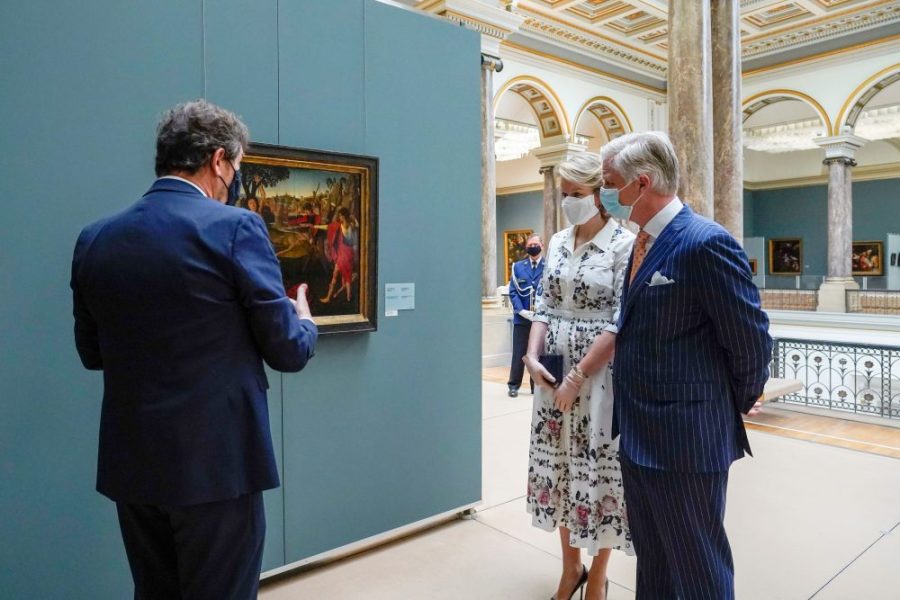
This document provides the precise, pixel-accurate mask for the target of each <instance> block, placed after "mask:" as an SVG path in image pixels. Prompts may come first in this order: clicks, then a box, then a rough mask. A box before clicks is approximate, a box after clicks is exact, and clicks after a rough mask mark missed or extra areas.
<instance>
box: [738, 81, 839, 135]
mask: <svg viewBox="0 0 900 600" xmlns="http://www.w3.org/2000/svg"><path fill="white" fill-rule="evenodd" d="M767 100H772V101H771V102H767ZM783 100H799V101H801V102H805V103H806V104H807V105H809V106H810V108H812V109H813V110H814V111H816V113H817V114H818V115H819V119H820V120H821V121H822V126H823V127H825V135H829V134H830V133H831V131H832V126H831V118H829V116H828V112H827V111H826V110H825V109H824V108H823V107H822V105H821V104H819V101H818V100H816V99H815V98H813V97H812V96H810V95H808V94H804V93H803V92H798V91H797V90H789V89H783V88H782V89H774V90H766V91H765V92H759V93H758V94H753V95H752V96H750V97H749V98H745V99H744V101H743V102H742V103H741V107H742V108H743V113H744V121H746V120H747V119H749V118H750V116H751V115H752V114H753V113H755V112H756V111H758V110H760V109H762V108H765V107H766V106H769V105H771V104H775V103H776V102H781V101H783Z"/></svg>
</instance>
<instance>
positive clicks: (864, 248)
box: [853, 242, 884, 277]
mask: <svg viewBox="0 0 900 600" xmlns="http://www.w3.org/2000/svg"><path fill="white" fill-rule="evenodd" d="M853 274H854V275H861V276H863V277H878V276H880V275H884V242H853Z"/></svg>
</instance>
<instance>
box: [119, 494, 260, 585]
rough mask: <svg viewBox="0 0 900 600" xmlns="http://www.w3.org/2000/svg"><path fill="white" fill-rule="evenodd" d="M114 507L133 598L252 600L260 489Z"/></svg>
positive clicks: (256, 578)
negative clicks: (194, 500)
mask: <svg viewBox="0 0 900 600" xmlns="http://www.w3.org/2000/svg"><path fill="white" fill-rule="evenodd" d="M116 508H117V509H118V513H119V526H120V528H121V530H122V539H123V540H124V542H125V552H126V554H127V555H128V564H129V566H130V567H131V575H132V578H133V579H134V598H135V600H178V599H181V600H225V599H229V600H255V598H256V596H257V590H258V588H259V572H260V567H261V566H262V553H263V541H264V539H265V534H266V516H265V511H264V507H263V499H262V492H255V493H251V494H245V495H243V496H239V497H238V498H234V499H231V500H225V501H222V502H211V503H208V504H197V505H193V506H156V505H147V504H125V503H121V502H119V503H116Z"/></svg>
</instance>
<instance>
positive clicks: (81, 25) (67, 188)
mask: <svg viewBox="0 0 900 600" xmlns="http://www.w3.org/2000/svg"><path fill="white" fill-rule="evenodd" d="M2 13H3V14H2V17H3V18H0V56H2V59H0V60H2V61H3V66H2V69H3V73H4V93H3V94H2V95H0V115H2V119H3V126H2V127H0V141H2V142H3V147H4V149H5V151H4V153H3V158H2V159H0V161H2V162H0V168H2V175H3V177H2V179H0V193H2V196H3V197H4V198H6V199H7V208H6V210H5V213H4V217H3V219H2V220H0V282H2V286H3V287H2V289H3V290H4V294H3V297H2V300H0V303H2V304H0V340H2V342H0V348H2V356H0V389H2V390H3V391H2V397H0V475H2V485H0V511H2V514H3V515H4V518H3V519H2V521H0V522H2V525H0V537H2V539H3V541H4V543H3V544H2V546H0V564H3V565H4V568H3V569H0V597H3V598H72V599H80V598H90V599H92V600H94V599H104V598H117V599H118V598H122V597H126V596H128V595H129V594H130V590H131V580H130V575H129V572H128V568H127V564H126V560H125V553H124V549H123V547H122V543H121V540H120V535H119V531H118V526H117V522H116V516H115V507H114V505H113V503H112V502H110V501H109V500H107V499H105V498H104V497H102V496H100V495H99V494H97V493H96V492H95V491H94V479H95V462H96V452H97V432H98V423H99V412H100V399H101V393H102V383H101V376H100V374H99V373H94V372H87V371H84V370H83V369H82V368H81V365H80V363H79V361H78V358H77V356H76V353H75V350H74V346H73V340H72V317H71V299H70V292H69V288H68V280H69V261H70V259H71V252H72V248H73V245H74V241H75V238H76V236H77V234H78V232H79V230H80V229H81V228H82V227H83V226H84V225H86V224H87V223H89V222H91V221H93V220H95V219H98V218H100V217H102V216H105V215H108V214H110V213H112V212H114V211H117V210H120V209H122V208H123V207H125V206H127V205H129V204H130V203H132V202H133V201H135V200H136V199H137V198H139V197H140V196H141V194H143V192H144V191H145V190H146V189H147V187H149V185H150V184H151V183H152V180H153V174H152V166H153V152H154V130H155V125H156V121H157V119H158V117H159V115H160V114H161V113H162V111H164V110H165V109H166V108H168V107H170V106H172V105H174V104H176V103H178V102H181V101H184V100H188V99H193V98H198V97H202V96H205V97H207V98H209V99H210V100H211V101H213V102H216V103H219V104H222V105H224V106H226V107H228V108H230V109H232V110H234V111H235V112H237V113H238V114H240V115H242V117H243V118H244V120H245V121H246V122H247V124H248V126H249V127H250V130H251V133H252V138H253V140H254V141H258V142H267V143H274V144H282V145H287V146H298V147H306V148H315V149H321V150H329V151H340V152H350V153H359V154H367V155H374V156H377V157H379V158H380V161H381V163H380V165H381V172H380V175H381V189H380V207H379V208H380V210H379V222H380V228H379V232H380V244H379V256H378V258H379V264H378V276H379V306H380V308H381V310H382V311H383V292H382V291H381V290H382V289H383V285H384V283H386V282H414V283H415V284H416V295H417V297H416V308H415V310H413V311H406V312H402V313H401V314H400V316H398V317H393V318H386V317H385V316H384V314H383V312H382V314H381V315H380V316H379V330H378V331H377V332H375V333H371V334H345V335H338V336H332V337H326V338H322V339H321V341H320V345H319V348H318V352H317V355H316V357H315V358H314V359H313V360H312V362H311V363H310V365H309V366H308V368H307V369H306V370H305V371H304V372H302V373H300V374H297V375H287V376H284V377H281V376H279V375H277V374H274V373H271V372H270V374H269V375H270V382H271V389H270V390H269V392H270V393H269V398H270V412H271V417H272V428H273V436H274V438H275V442H276V453H277V454H278V460H279V468H280V469H281V472H282V482H283V486H282V488H280V489H279V490H275V491H272V492H267V493H266V495H265V498H266V508H267V518H268V536H267V543H266V549H265V556H264V568H265V569H272V568H275V567H278V566H279V565H283V564H286V563H291V562H294V561H298V560H302V559H303V558H305V557H309V556H313V555H316V554H319V553H321V552H326V551H328V550H330V549H333V548H336V547H339V546H341V545H344V544H347V543H350V542H353V541H356V540H360V539H363V538H366V537H368V536H372V535H375V534H379V533H382V532H384V531H388V530H391V529H393V528H396V527H399V526H402V525H404V524H407V523H411V522H415V521H418V520H421V519H424V518H427V517H429V516H431V515H435V514H439V513H443V512H445V511H450V510H453V509H455V508H457V507H460V506H464V505H467V504H469V503H472V502H475V501H477V500H478V499H479V498H480V492H481V472H480V468H481V430H480V427H481V404H480V382H479V381H480V380H479V370H480V357H481V352H480V349H481V346H480V327H481V320H480V317H481V313H480V309H479V302H478V299H479V296H480V281H479V277H478V273H479V272H480V261H481V251H480V244H479V241H478V240H479V231H480V222H481V213H480V203H479V202H466V201H464V199H465V198H476V199H477V198H479V197H480V169H481V165H480V152H479V148H480V135H481V133H480V104H479V98H480V92H479V90H480V71H479V64H480V61H479V53H480V48H479V38H478V36H477V34H475V33H473V32H470V31H467V30H465V29H462V28H459V27H454V26H451V25H449V24H447V23H444V22H440V21H437V20H434V19H430V18H427V17H425V16H422V15H417V14H414V13H411V12H408V11H404V10H401V9H398V8H396V7H391V6H388V5H385V4H381V3H378V2H375V1H374V0H331V1H329V2H320V1H318V0H298V1H296V2H289V3H286V2H279V1H278V0H264V1H259V2H253V3H249V2H243V1H241V0H194V1H192V2H175V1H174V0H168V1H164V2H153V3H123V2H117V1H114V0H92V1H90V2H86V3H78V4H65V3H63V4H60V3H58V2H51V1H50V0H35V1H33V2H27V3H21V2H20V3H14V4H10V5H5V6H4V7H3V9H2ZM435 73H440V74H441V76H440V77H435V76H434V75H435ZM427 139H439V140H441V143H440V144H429V143H423V140H427ZM423 174H427V175H428V177H423ZM451 180H452V181H453V182H454V185H453V186H434V185H431V184H430V182H431V181H451ZM451 248H452V250H453V261H454V265H455V266H454V268H453V277H452V293H451V292H448V285H450V283H451V280H449V279H448V277H447V272H446V269H443V268H441V265H444V264H446V262H447V260H448V258H447V257H448V251H449V250H450V249H451ZM448 365H452V366H453V368H452V369H451V368H448Z"/></svg>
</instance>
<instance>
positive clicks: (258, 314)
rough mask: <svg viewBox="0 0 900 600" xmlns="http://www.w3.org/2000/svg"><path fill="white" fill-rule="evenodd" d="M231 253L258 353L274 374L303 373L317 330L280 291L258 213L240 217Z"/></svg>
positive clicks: (276, 267) (278, 270) (277, 270)
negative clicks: (275, 372)
mask: <svg viewBox="0 0 900 600" xmlns="http://www.w3.org/2000/svg"><path fill="white" fill-rule="evenodd" d="M232 252H233V258H234V264H235V273H236V277H235V278H236V282H237V288H238V300H239V301H240V303H241V304H242V305H243V306H244V308H245V309H246V310H247V312H248V314H249V316H250V327H251V329H252V331H253V337H254V339H255V340H256V345H257V347H258V348H259V350H260V354H262V357H263V359H264V360H265V361H266V363H267V364H268V365H269V366H270V367H272V368H273V369H276V370H278V371H286V372H296V371H299V370H301V369H302V368H303V367H304V366H306V363H307V361H308V360H309V359H310V358H312V356H313V354H314V353H315V347H316V339H317V338H318V335H319V330H318V328H317V327H316V325H315V323H313V322H312V321H310V320H307V319H300V318H299V317H297V312H296V311H295V310H294V305H293V304H292V303H291V301H290V300H289V299H288V297H287V294H285V292H284V285H283V284H282V281H281V268H280V267H279V265H278V259H277V258H276V257H275V251H274V250H273V249H272V243H271V242H270V241H269V236H268V234H267V233H266V228H265V225H264V224H263V221H262V219H261V218H260V217H259V216H258V215H244V216H243V217H242V219H241V222H240V224H239V225H238V227H237V230H236V232H235V236H234V244H233V246H232Z"/></svg>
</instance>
